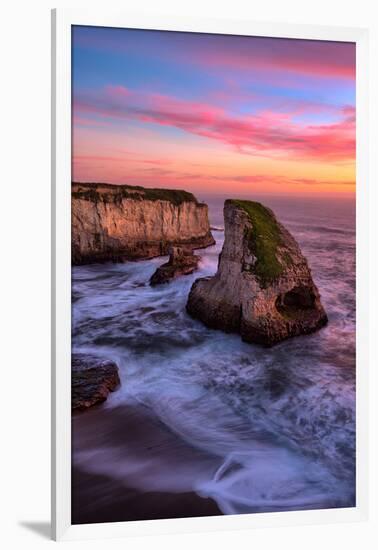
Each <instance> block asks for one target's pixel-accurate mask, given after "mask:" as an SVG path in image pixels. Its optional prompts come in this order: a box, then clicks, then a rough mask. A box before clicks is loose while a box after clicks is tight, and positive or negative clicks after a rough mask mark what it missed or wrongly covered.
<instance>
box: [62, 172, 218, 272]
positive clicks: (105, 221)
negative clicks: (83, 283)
mask: <svg viewBox="0 0 378 550" xmlns="http://www.w3.org/2000/svg"><path fill="white" fill-rule="evenodd" d="M214 243H215V241H214V238H213V236H212V234H211V231H210V225H209V218H208V207H207V205H206V204H203V203H200V202H198V201H197V199H196V198H195V197H194V195H192V194H191V193H188V192H187V191H180V190H173V189H148V188H143V187H134V186H131V185H112V184H103V183H99V184H95V183H73V184H72V263H73V264H76V265H77V264H87V263H93V262H104V261H123V260H138V259H147V258H153V257H155V256H162V255H166V254H168V251H169V249H170V248H171V247H172V246H181V245H185V246H186V247H189V248H191V249H192V250H194V249H197V248H204V247H207V246H210V245H212V244H214Z"/></svg>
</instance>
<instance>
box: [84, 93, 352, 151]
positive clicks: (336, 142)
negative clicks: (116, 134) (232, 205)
mask: <svg viewBox="0 0 378 550" xmlns="http://www.w3.org/2000/svg"><path fill="white" fill-rule="evenodd" d="M74 112H75V116H83V114H85V115H86V116H89V115H96V116H97V117H100V118H101V119H109V118H112V119H113V120H114V119H116V120H118V121H127V120H130V121H132V120H138V121H141V122H146V123H150V124H156V125H161V126H170V127H174V128H177V129H180V130H182V131H184V132H187V133H189V134H192V135H196V136H201V137H205V138H208V139H211V140H215V141H218V142H222V143H223V144H226V145H229V146H231V147H233V148H236V149H237V150H238V151H240V152H242V153H244V154H252V155H253V154H254V155H256V154H263V155H270V156H276V157H289V158H298V159H299V158H305V159H319V160H327V161H345V160H352V159H354V156H355V119H354V117H355V111H354V108H353V107H352V106H345V107H343V108H341V109H340V110H339V120H338V122H336V123H332V124H321V125H314V124H312V125H309V124H303V123H298V122H295V121H294V119H293V117H294V115H295V113H294V112H291V113H277V112H272V111H260V112H259V113H258V114H255V115H246V116H244V117H242V116H235V115H230V114H228V113H227V112H226V111H225V110H224V109H222V108H220V107H217V106H214V105H211V104H208V103H201V102H192V101H186V100H182V99H177V98H175V97H170V96H163V95H158V94H146V93H137V92H134V91H131V90H128V89H126V88H123V87H122V86H117V87H107V88H105V89H104V90H101V91H99V92H96V93H94V92H91V93H87V94H85V95H83V94H81V95H78V96H77V97H76V99H75V101H74Z"/></svg>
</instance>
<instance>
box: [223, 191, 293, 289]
mask: <svg viewBox="0 0 378 550" xmlns="http://www.w3.org/2000/svg"><path fill="white" fill-rule="evenodd" d="M226 202H229V203H231V204H233V205H235V206H237V207H239V208H241V209H242V210H244V212H245V213H246V214H248V217H249V219H250V220H251V222H252V225H253V227H252V228H251V229H250V230H249V231H248V234H247V238H248V242H249V247H250V249H251V252H252V253H253V254H254V256H256V258H257V261H256V264H255V266H254V273H255V274H256V276H257V277H258V278H259V280H260V282H261V284H262V285H263V286H265V285H266V284H267V283H269V282H271V281H274V280H275V279H277V278H278V277H279V276H280V275H281V274H282V272H283V270H284V267H285V266H284V265H283V264H282V263H280V261H279V260H278V257H277V253H278V248H279V247H280V246H284V243H283V240H282V235H281V230H280V227H279V225H278V222H277V220H276V218H275V217H274V215H273V213H272V212H271V211H270V210H269V209H268V208H266V207H265V206H263V205H262V204H261V203H259V202H254V201H248V200H236V199H232V200H229V201H226ZM280 258H281V261H283V262H284V263H285V264H286V266H287V265H290V263H291V257H290V254H289V253H288V252H285V253H284V254H283V255H282V256H280Z"/></svg>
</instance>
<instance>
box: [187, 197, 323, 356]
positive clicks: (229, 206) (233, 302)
mask: <svg viewBox="0 0 378 550" xmlns="http://www.w3.org/2000/svg"><path fill="white" fill-rule="evenodd" d="M224 221H225V241H224V245H223V249H222V252H221V254H220V256H219V262H218V270H217V273H216V274H215V276H214V277H206V278H202V279H197V280H196V281H195V282H194V284H193V286H192V288H191V291H190V294H189V298H188V302H187V311H188V312H189V313H190V314H191V315H192V316H193V317H196V318H198V319H200V320H201V321H203V322H204V323H205V324H206V325H207V326H209V327H212V328H217V329H221V330H224V331H225V332H238V333H240V335H241V337H242V339H243V340H244V341H246V342H255V343H258V344H262V345H265V346H271V345H273V344H276V343H278V342H280V341H282V340H285V339H286V338H289V337H292V336H297V335H300V334H309V333H311V332H314V331H316V330H318V329H319V328H321V327H322V326H324V325H325V324H326V323H327V315H326V313H325V311H324V309H323V306H322V304H321V301H320V295H319V291H318V289H317V287H316V286H315V284H314V282H313V280H312V276H311V271H310V269H309V267H308V264H307V261H306V258H305V257H304V256H303V255H302V253H301V251H300V248H299V246H298V244H297V242H296V241H295V239H294V238H293V237H292V235H291V234H290V233H289V232H288V231H287V229H286V228H285V227H284V226H283V225H282V224H280V223H279V222H278V220H277V219H276V217H275V215H274V213H273V212H272V211H271V210H270V209H268V208H266V207H265V206H263V205H262V204H260V203H258V202H252V201H244V200H227V201H226V202H225V205H224Z"/></svg>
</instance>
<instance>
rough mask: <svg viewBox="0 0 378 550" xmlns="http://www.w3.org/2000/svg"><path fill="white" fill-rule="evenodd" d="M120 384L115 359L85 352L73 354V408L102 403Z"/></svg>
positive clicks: (79, 408)
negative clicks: (110, 359)
mask: <svg viewBox="0 0 378 550" xmlns="http://www.w3.org/2000/svg"><path fill="white" fill-rule="evenodd" d="M119 384H120V379H119V374H118V367H117V365H116V364H115V363H114V362H113V361H107V360H103V359H101V358H99V357H95V356H92V355H87V354H84V353H75V354H73V355H72V383H71V388H72V399H71V401H72V410H73V411H83V410H86V409H88V408H89V407H92V406H93V405H97V404H98V403H102V402H103V401H105V400H106V399H107V397H108V395H109V392H111V391H114V390H115V389H116V388H117V387H118V386H119Z"/></svg>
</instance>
